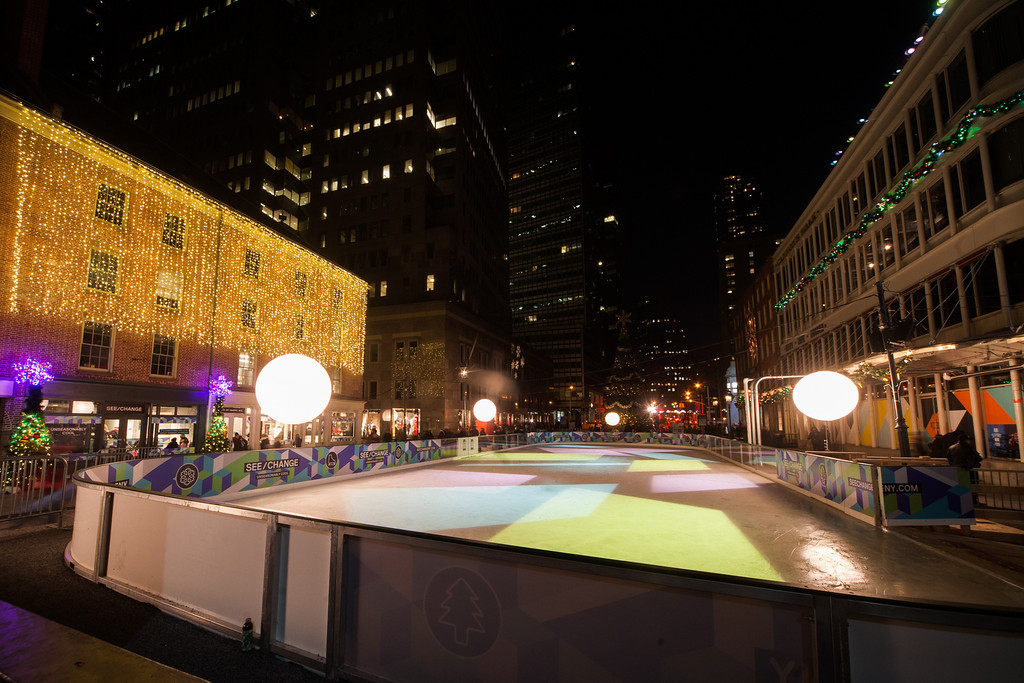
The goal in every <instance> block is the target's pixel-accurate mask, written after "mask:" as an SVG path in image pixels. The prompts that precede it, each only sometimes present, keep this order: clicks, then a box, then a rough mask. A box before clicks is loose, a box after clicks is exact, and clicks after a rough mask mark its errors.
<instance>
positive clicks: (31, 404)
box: [3, 358, 53, 488]
mask: <svg viewBox="0 0 1024 683" xmlns="http://www.w3.org/2000/svg"><path fill="white" fill-rule="evenodd" d="M51 369H52V366H51V365H50V364H49V363H42V362H40V361H37V360H35V359H34V358H29V359H28V360H26V361H25V362H24V363H15V364H14V372H15V376H14V380H15V382H17V383H18V384H27V385H28V395H27V396H26V397H25V409H24V410H23V411H22V412H21V422H20V423H18V426H17V427H15V428H14V432H13V434H11V441H10V444H9V446H8V450H9V451H10V454H11V455H12V456H13V457H16V458H25V457H29V456H40V455H41V456H44V457H49V455H50V448H51V446H52V445H53V441H52V439H51V438H50V430H49V429H47V427H46V420H44V419H43V406H42V404H43V385H44V384H46V383H47V382H50V381H53V373H52V372H51ZM24 470H25V462H24V461H20V462H18V463H16V464H15V465H13V466H12V467H9V468H6V469H5V470H4V472H5V476H4V481H3V487H4V488H8V487H12V486H15V485H16V480H20V479H21V478H22V475H23V474H24Z"/></svg>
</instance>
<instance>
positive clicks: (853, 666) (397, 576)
mask: <svg viewBox="0 0 1024 683" xmlns="http://www.w3.org/2000/svg"><path fill="white" fill-rule="evenodd" d="M573 441H579V442H600V443H608V444H644V445H649V444H661V445H688V446H697V447H701V448H705V449H707V450H709V451H711V452H713V453H716V454H718V455H719V456H722V457H724V458H727V459H730V460H732V461H734V462H737V463H739V464H742V465H743V466H745V467H747V468H749V469H752V470H757V471H761V472H763V473H765V474H767V475H768V476H774V477H775V478H782V479H783V480H785V478H789V479H792V480H796V481H788V482H786V483H788V484H789V485H790V486H793V487H798V486H803V484H802V483H801V481H802V480H801V479H800V477H797V476H796V475H795V473H796V472H797V470H798V464H794V463H802V465H799V466H803V467H804V468H805V469H807V468H809V469H810V470H812V475H813V474H815V473H817V474H820V472H821V468H820V465H822V463H821V462H819V461H818V460H807V459H806V458H805V459H803V460H801V459H800V457H799V454H794V453H791V452H783V451H779V450H777V449H772V448H765V447H761V446H751V445H748V444H743V443H739V442H735V441H729V440H727V439H722V438H718V437H714V436H707V435H688V434H672V435H667V434H604V433H588V432H572V433H540V434H526V435H522V434H520V435H510V436H500V435H499V436H493V437H483V438H476V437H470V438H465V439H458V440H442V441H438V440H429V441H413V442H402V443H386V444H385V443H381V444H357V445H346V446H339V447H332V448H297V449H278V450H263V451H239V452H231V453H218V454H184V455H175V456H169V457H161V458H150V459H135V460H128V461H123V462H107V463H93V466H92V467H86V468H84V469H83V468H75V469H73V470H71V471H73V472H74V477H73V483H74V488H75V489H76V491H77V493H76V496H77V503H76V511H75V520H74V532H73V535H72V540H71V542H70V543H69V545H68V547H67V549H66V551H65V561H66V562H67V563H68V564H69V566H71V567H72V568H73V569H74V570H75V571H76V572H78V573H79V574H81V575H83V576H85V577H87V578H89V579H91V580H92V581H95V582H98V583H101V584H104V585H106V586H108V587H110V588H112V589H114V590H117V591H119V592H121V593H124V594H126V595H129V596H132V597H133V598H135V599H139V600H143V601H147V602H150V603H153V604H155V605H157V606H159V607H160V608H161V609H163V610H165V611H168V612H170V613H173V614H177V615H179V616H182V617H184V618H187V619H189V620H191V621H193V622H195V623H198V624H200V625H203V626H205V627H207V628H209V629H211V630H214V631H216V632H220V633H223V634H226V635H229V636H231V635H233V636H236V637H237V636H239V634H240V629H241V625H242V623H243V621H244V620H245V619H246V618H247V617H251V618H252V620H253V622H254V624H255V625H256V630H257V638H258V643H259V645H260V647H261V648H264V649H266V650H269V651H270V652H273V653H275V654H277V655H279V656H281V657H283V658H286V659H289V660H292V661H295V662H298V663H300V664H302V665H304V666H306V667H308V668H310V669H313V670H316V671H320V672H322V673H323V674H324V675H325V677H327V678H328V679H331V680H375V681H430V680H437V681H442V680H443V681H450V680H479V681H506V680H593V679H595V678H599V679H602V680H654V679H660V680H665V679H669V680H673V679H686V678H687V677H688V675H689V674H691V673H692V671H693V670H694V669H695V668H700V669H701V670H702V671H703V672H704V673H705V674H707V675H708V676H710V677H711V678H713V679H716V680H730V681H744V680H747V681H767V680H771V681H877V680H929V681H933V680H953V679H958V680H1011V679H1013V678H1014V677H1015V676H1016V675H1017V674H1018V673H1019V662H1018V657H1017V654H1016V653H1018V652H1020V651H1021V647H1022V646H1024V612H1022V611H1020V610H1011V609H1003V608H995V607H994V608H983V607H970V606H963V605H935V604H915V603H908V602H898V601H891V600H879V599H874V598H867V597H859V596H850V595H842V594H835V593H827V592H824V591H817V590H810V589H806V588H802V587H796V586H789V585H785V584H777V583H771V582H765V581H758V580H752V579H744V578H737V577H728V576H722V575H711V574H704V573H700V572H693V571H686V570H677V569H667V568H661V567H653V566H647V565H636V564H630V563H624V562H616V561H610V560H603V559H595V558H588V557H582V556H577V555H567V554H562V553H557V552H549V551H538V550H530V549H522V548H516V547H509V546H499V545H494V544H489V543H483V542H475V541H468V540H461V539H456V538H450V537H444V536H438V535H432V534H425V533H414V532H406V531H401V530H395V529H389V528H384V527H374V526H371V525H366V524H348V523H339V522H334V521H330V520H323V519H315V518H311V517H308V516H301V515H292V514H278V513H270V512H266V511H261V510H256V509H248V508H246V507H245V506H244V505H243V504H237V503H223V502H217V501H216V500H215V498H216V496H218V495H223V494H225V493H234V492H240V491H247V490H257V489H269V488H271V487H274V486H281V485H288V486H302V485H303V484H304V483H307V482H314V481H317V480H324V479H328V478H332V479H333V478H335V477H349V476H360V475H372V474H373V473H376V472H381V471H385V470H388V469H391V468H398V467H417V466H423V465H429V464H430V463H433V462H437V461H440V460H443V459H445V458H451V457H457V456H460V455H473V454H477V453H479V452H480V451H486V450H491V449H502V448H509V447H514V446H522V445H529V444H542V443H564V442H573ZM803 455H808V454H803ZM783 462H788V463H789V465H787V466H786V467H783V466H782V465H781V464H780V463H783ZM848 466H849V465H848V464H847V465H843V464H838V465H833V467H834V468H838V469H836V470H834V471H839V472H842V473H844V474H848V473H849V472H848V471H847V470H846V469H844V468H847V467H848ZM827 467H828V466H827V465H826V468H827ZM868 469H869V470H870V469H871V467H868ZM858 471H859V470H858ZM773 472H774V475H773ZM66 474H67V471H65V472H64V475H66ZM826 474H827V471H826ZM62 476H63V475H62ZM867 476H868V478H869V480H870V477H872V476H875V477H876V478H877V477H880V473H876V474H874V475H872V474H871V473H870V472H869V474H868V475H867ZM807 481H808V482H809V488H814V487H815V486H817V485H818V484H820V482H818V481H817V480H815V479H814V478H813V476H811V477H810V478H808V479H807ZM956 485H959V479H957V484H956ZM852 488H858V490H859V487H856V486H854V487H852ZM805 492H807V493H808V495H815V494H814V492H813V491H805ZM827 493H828V491H827V490H826V491H823V492H822V497H823V499H825V498H824V497H825V494H827ZM833 493H834V494H836V495H838V493H836V492H835V491H833ZM829 502H830V504H833V505H839V503H837V502H835V501H829ZM871 512H872V514H871V515H870V517H872V518H873V516H874V511H873V510H872V511H871ZM850 514H853V515H859V516H861V517H862V518H867V517H869V515H866V514H864V513H862V512H857V511H851V512H850ZM154 530H159V533H154ZM951 676H952V678H951Z"/></svg>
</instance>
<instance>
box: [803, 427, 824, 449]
mask: <svg viewBox="0 0 1024 683" xmlns="http://www.w3.org/2000/svg"><path fill="white" fill-rule="evenodd" d="M807 436H808V437H810V439H811V450H812V451H823V450H825V432H823V431H822V430H820V429H818V427H817V426H814V427H811V432H810V433H809V434H808V435H807Z"/></svg>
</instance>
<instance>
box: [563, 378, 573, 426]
mask: <svg viewBox="0 0 1024 683" xmlns="http://www.w3.org/2000/svg"><path fill="white" fill-rule="evenodd" d="M575 388H576V387H574V386H573V385H571V384H570V385H569V416H568V417H567V418H566V420H565V422H566V424H567V425H568V426H569V431H570V432H571V431H572V392H573V389H575Z"/></svg>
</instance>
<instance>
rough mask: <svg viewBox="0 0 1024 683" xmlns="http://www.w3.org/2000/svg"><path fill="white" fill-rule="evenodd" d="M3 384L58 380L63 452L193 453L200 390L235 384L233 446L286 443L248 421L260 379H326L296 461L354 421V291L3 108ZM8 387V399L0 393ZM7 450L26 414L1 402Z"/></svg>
mask: <svg viewBox="0 0 1024 683" xmlns="http://www.w3.org/2000/svg"><path fill="white" fill-rule="evenodd" d="M0 179H2V182H0V249H2V250H3V253H5V254H6V255H7V258H5V259H4V261H3V264H2V265H0V283H2V288H3V291H4V292H5V293H6V297H5V300H4V301H3V304H2V306H0V329H2V330H3V335H2V337H0V377H13V376H14V373H13V368H14V365H15V364H16V363H20V362H22V361H24V360H25V359H26V357H28V356H31V357H33V358H35V359H36V360H39V361H43V362H48V363H50V364H51V365H52V366H53V374H54V375H55V376H56V379H55V381H53V382H52V383H50V384H48V385H46V387H45V388H44V398H45V399H47V401H48V404H47V406H46V412H45V415H46V419H47V422H48V423H51V424H59V425H70V427H67V428H66V429H64V430H63V432H64V433H65V434H66V435H68V439H69V440H68V441H67V442H66V443H64V444H59V443H58V448H63V449H64V450H91V449H95V448H99V447H115V446H126V445H133V444H136V443H140V442H141V443H147V444H151V445H162V444H163V443H164V442H166V441H169V440H170V438H171V437H172V436H175V437H181V436H187V437H188V438H189V439H190V441H192V443H196V442H197V441H201V439H202V435H203V434H204V432H205V427H206V419H207V413H208V407H209V406H210V405H211V404H212V401H213V398H212V395H211V388H210V387H211V384H210V383H211V381H214V380H216V379H217V378H218V377H219V376H222V375H223V376H224V377H225V378H227V379H228V380H230V381H232V382H233V383H234V385H235V387H234V393H232V394H231V395H230V396H229V397H228V398H227V400H226V410H225V417H226V418H227V421H228V426H229V431H231V432H234V431H238V432H240V433H241V434H243V435H245V436H246V437H247V438H248V439H249V441H250V442H251V443H254V442H255V441H258V440H259V437H260V434H261V433H265V434H268V435H269V436H271V437H276V436H278V435H281V436H294V435H292V434H290V433H288V432H287V431H286V432H285V433H284V434H281V432H280V431H279V430H281V429H283V428H284V427H285V426H284V425H277V424H275V423H273V422H272V421H270V420H269V419H268V418H266V417H264V416H261V415H260V409H259V405H258V403H257V402H256V400H255V395H254V393H253V387H254V381H255V378H256V376H257V374H258V371H259V369H260V368H261V366H262V365H263V364H265V363H266V362H268V361H269V360H271V359H272V358H274V357H276V356H278V355H281V354H285V353H302V354H305V355H307V356H310V357H312V358H314V359H316V360H317V361H318V362H319V363H321V364H322V365H323V366H324V367H325V368H328V370H329V373H330V375H331V378H332V381H333V398H332V399H331V402H330V404H329V406H328V408H327V410H326V412H325V414H324V415H323V416H322V419H318V420H316V421H314V422H313V423H311V424H310V425H306V426H305V428H304V429H300V431H299V432H298V434H297V435H298V436H302V437H303V438H304V441H305V443H307V444H308V445H314V444H318V443H319V444H324V443H328V442H331V441H339V440H341V439H343V438H344V437H346V436H348V437H350V436H352V433H353V428H354V419H355V416H356V415H357V414H358V411H359V410H360V409H361V408H362V402H361V400H360V393H361V386H362V353H363V343H364V335H365V314H366V299H365V290H366V283H365V282H363V281H362V280H360V279H359V278H357V277H355V276H354V275H352V274H351V273H349V272H347V271H345V270H343V269H341V268H339V267H337V266H334V265H332V264H331V263H329V262H328V261H326V260H325V259H323V258H322V257H320V256H317V255H316V254H315V253H313V252H312V251H310V250H309V249H307V248H304V247H302V246H300V245H299V244H297V243H295V242H294V241H292V240H290V239H288V238H286V237H285V236H283V235H282V234H281V233H279V232H278V231H277V230H275V229H271V228H269V227H267V226H265V225H262V224H260V223H258V222H256V221H254V220H252V219H250V218H247V217H245V216H243V215H241V214H239V213H237V212H236V211H234V210H233V209H231V208H230V207H228V206H227V205H225V204H223V203H220V202H217V201H214V200H212V199H210V198H209V197H208V196H206V195H204V194H201V193H199V192H198V191H196V190H194V189H192V188H190V187H189V186H186V185H184V184H182V183H181V182H179V181H177V180H175V179H173V178H172V177H171V176H169V175H167V174H165V173H162V172H161V171H159V170H157V169H155V168H153V167H151V166H148V165H146V164H145V163H143V162H141V161H140V160H138V159H137V158H134V157H131V156H129V155H127V154H124V153H122V152H120V151H118V150H117V149H114V148H112V147H110V146H108V145H107V144H105V143H104V142H102V141H100V140H98V139H96V138H92V137H90V136H88V135H87V134H84V133H82V132H80V131H78V130H76V129H73V128H71V127H70V126H68V125H66V124H64V123H62V122H60V121H58V120H55V119H52V118H50V117H48V116H44V115H42V114H39V113H37V112H36V111H34V110H32V109H29V108H28V107H25V106H23V105H21V104H19V103H16V102H14V101H11V100H8V99H6V98H5V99H3V100H0ZM3 386H8V384H6V383H5V384H4V385H3ZM6 393H7V396H6V397H5V398H6V399H7V400H4V401H3V404H4V415H3V428H4V432H5V433H9V431H10V429H11V428H12V427H13V425H14V424H15V423H16V421H17V417H18V413H19V411H20V410H21V403H20V401H19V400H18V397H17V396H12V394H14V393H16V392H12V391H7V392H6Z"/></svg>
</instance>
